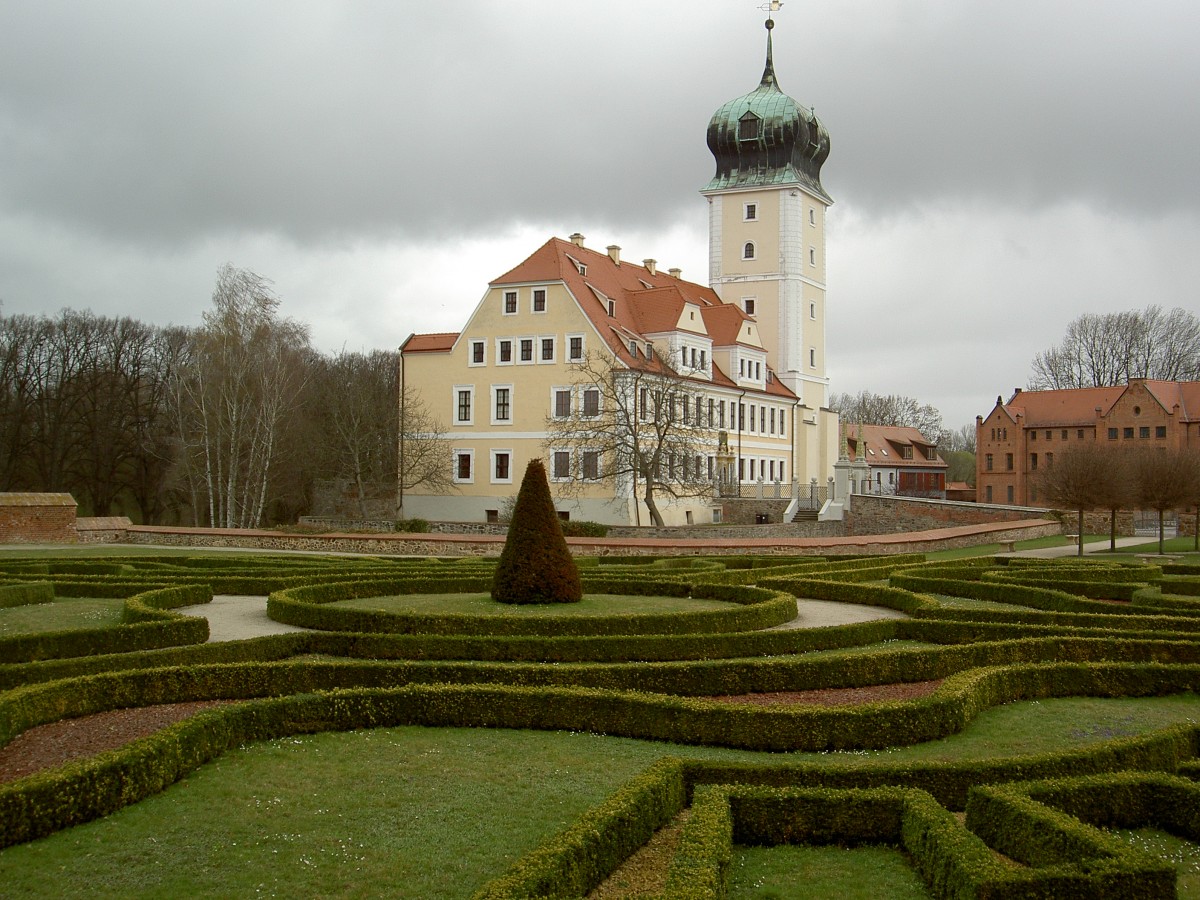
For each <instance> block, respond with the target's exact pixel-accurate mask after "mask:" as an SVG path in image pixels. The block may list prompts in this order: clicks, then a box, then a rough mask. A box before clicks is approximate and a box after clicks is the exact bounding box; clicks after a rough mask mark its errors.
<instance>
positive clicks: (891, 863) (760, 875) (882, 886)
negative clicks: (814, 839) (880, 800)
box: [729, 846, 933, 900]
mask: <svg viewBox="0 0 1200 900" xmlns="http://www.w3.org/2000/svg"><path fill="white" fill-rule="evenodd" d="M931 896H933V895H932V894H930V893H929V891H928V889H927V888H926V887H925V882H924V881H922V880H921V876H920V875H919V874H918V873H917V870H916V869H914V868H913V867H912V864H911V863H910V862H909V859H908V856H907V855H906V854H905V853H904V852H903V851H902V850H897V849H894V848H892V847H877V846H868V847H855V848H853V849H846V848H844V847H836V846H831V847H812V846H779V847H738V848H736V850H735V852H734V856H733V866H732V869H731V872H730V884H729V897H730V900H767V898H770V900H811V898H814V897H837V898H838V900H879V898H881V897H886V898H888V900H918V898H924V897H931Z"/></svg>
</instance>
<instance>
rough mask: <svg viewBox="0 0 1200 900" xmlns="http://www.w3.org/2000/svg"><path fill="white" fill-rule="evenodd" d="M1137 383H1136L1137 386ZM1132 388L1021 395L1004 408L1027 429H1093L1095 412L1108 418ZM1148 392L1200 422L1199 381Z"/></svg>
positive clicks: (1156, 385) (1158, 385) (1152, 385)
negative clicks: (1073, 427) (1067, 427)
mask: <svg viewBox="0 0 1200 900" xmlns="http://www.w3.org/2000/svg"><path fill="white" fill-rule="evenodd" d="M1135 383H1136V382H1135ZM1132 384H1133V383H1131V384H1130V385H1124V384H1119V385H1114V386H1113V387H1091V388H1073V389H1065V390H1057V391H1018V392H1017V393H1015V394H1013V396H1012V398H1011V399H1010V400H1009V401H1008V403H1006V404H1005V406H1004V408H1005V409H1006V410H1007V411H1008V413H1009V415H1011V416H1013V417H1014V418H1015V417H1016V416H1018V415H1020V416H1022V421H1021V423H1022V425H1023V426H1024V427H1027V428H1030V427H1039V426H1056V425H1092V424H1094V423H1095V421H1096V409H1097V408H1099V410H1100V414H1101V415H1102V416H1107V415H1108V413H1109V411H1110V410H1111V409H1112V407H1113V404H1115V403H1116V402H1117V401H1118V400H1119V399H1120V398H1121V396H1122V395H1123V394H1124V393H1125V392H1126V391H1127V390H1129V388H1130V387H1131V386H1132ZM1144 384H1145V385H1146V390H1147V391H1149V392H1150V394H1151V395H1152V396H1153V397H1154V398H1155V399H1156V400H1158V402H1159V403H1161V404H1162V406H1163V408H1164V409H1165V410H1166V411H1167V412H1172V411H1173V408H1174V406H1175V405H1176V404H1178V405H1179V410H1180V411H1179V417H1180V421H1183V422H1194V421H1197V420H1198V419H1200V381H1183V382H1180V381H1149V380H1147V381H1146V382H1144Z"/></svg>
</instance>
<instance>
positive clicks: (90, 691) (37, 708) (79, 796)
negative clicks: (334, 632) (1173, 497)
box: [0, 666, 1196, 846]
mask: <svg viewBox="0 0 1200 900" xmlns="http://www.w3.org/2000/svg"><path fill="white" fill-rule="evenodd" d="M231 668H236V667H229V666H213V667H201V668H198V669H190V670H154V671H150V672H145V673H137V674H136V675H134V676H131V675H123V676H107V677H106V676H94V677H92V678H89V679H78V680H75V681H69V682H56V683H54V684H48V685H40V686H37V687H35V688H23V689H19V690H17V691H12V692H10V693H9V694H7V695H5V696H4V697H3V698H0V729H2V731H3V736H4V738H5V739H7V738H9V737H11V735H12V734H14V733H17V732H19V731H21V730H24V729H25V728H27V727H31V725H33V724H40V721H52V720H55V719H57V718H61V717H63V716H64V715H65V716H71V715H82V714H85V713H87V712H97V711H100V710H102V709H108V708H117V707H120V706H137V705H148V704H151V703H160V702H173V701H180V700H186V699H192V700H194V699H210V698H212V697H214V696H220V697H226V698H228V697H231V696H235V695H234V694H233V693H232V692H230V691H228V690H218V688H229V687H230V686H231V685H230V681H229V679H228V678H227V677H225V675H223V674H221V673H222V672H223V671H227V670H229V669H231ZM1120 681H1121V678H1120V677H1119V676H1117V675H1116V674H1115V673H1111V672H1110V673H1107V674H1106V676H1105V683H1106V684H1107V686H1108V687H1109V688H1110V689H1111V688H1112V687H1113V686H1114V685H1116V684H1118V683H1119V682H1120ZM216 682H220V683H219V684H218V683H216ZM301 689H303V688H301ZM644 702H645V698H640V697H637V696H636V695H626V696H623V697H622V696H619V695H615V694H612V693H611V692H596V691H586V690H574V691H569V690H545V689H528V688H513V687H505V686H489V685H476V686H464V685H444V684H441V685H421V686H408V687H400V688H387V689H382V688H376V689H357V690H343V691H330V692H325V693H321V694H311V693H308V694H294V695H289V696H283V697H274V698H264V699H257V700H252V701H250V702H246V703H238V704H232V705H228V706H222V707H220V708H216V709H212V710H206V711H204V712H202V713H200V714H198V715H196V716H193V717H192V718H189V719H187V720H184V721H182V722H179V723H176V724H175V725H173V726H171V727H169V728H167V729H164V730H163V731H160V732H158V733H156V734H155V735H152V736H150V737H147V738H143V739H140V740H138V741H135V742H134V743H131V744H129V745H127V746H126V747H124V748H121V749H120V750H115V751H112V752H109V753H105V754H101V755H100V756H96V757H92V758H89V759H86V760H80V761H77V762H74V763H70V764H68V765H66V766H63V767H61V768H59V769H55V770H51V771H46V772H42V773H39V774H36V775H31V776H28V777H26V778H22V779H19V780H17V781H14V782H10V783H8V784H5V785H0V846H7V845H9V844H13V843H19V842H22V841H28V840H32V839H34V838H37V837H42V836H44V835H46V834H50V833H52V832H54V831H57V830H59V829H62V828H66V827H69V826H72V825H76V824H79V823H81V822H86V821H90V820H92V819H95V818H98V817H101V816H104V815H107V814H109V813H111V812H113V811H114V810H116V809H119V808H120V807H122V806H125V805H128V804H129V803H134V802H136V801H138V800H140V799H142V798H144V797H146V796H149V795H150V794H153V793H155V792H157V791H160V790H162V789H163V788H164V787H166V786H167V785H169V784H171V783H172V782H174V781H176V780H178V779H179V778H180V777H182V776H183V775H185V774H187V773H188V772H190V771H192V770H193V769H195V768H196V767H198V766H199V765H201V764H203V763H205V762H207V761H209V760H211V759H213V758H215V757H216V756H219V755H220V754H221V753H223V752H224V751H225V750H226V749H230V748H232V747H236V746H240V745H242V744H245V743H248V742H252V741H258V740H266V739H271V738H277V737H284V736H286V735H289V734H297V733H308V732H314V731H329V730H349V729H354V728H376V727H390V726H396V725H425V726H459V727H465V726H471V727H515V728H542V729H558V728H574V727H580V723H581V722H582V723H585V724H586V725H587V727H589V728H590V729H592V730H595V731H598V732H607V733H613V734H620V733H624V732H628V731H633V730H636V729H632V728H629V727H623V726H628V725H631V724H633V722H634V719H635V718H636V716H637V715H638V713H637V712H636V710H635V709H633V707H634V706H635V705H636V704H638V703H644ZM672 718H674V717H673V716H672V715H670V713H669V711H664V710H663V709H661V708H659V709H655V710H653V711H652V712H651V713H650V716H649V717H648V718H647V719H646V721H647V722H648V723H658V724H660V725H666V726H668V728H667V730H668V731H669V730H670V728H669V725H670V722H669V721H664V720H670V719H672ZM39 720H40V721H39ZM680 724H681V728H682V730H684V731H687V730H688V727H687V723H686V722H684V723H680ZM743 724H745V723H743ZM727 733H728V732H727ZM637 736H643V737H646V736H654V735H637ZM661 736H662V737H663V738H664V739H672V738H676V735H674V734H666V735H661ZM1195 751H1196V734H1195V729H1194V728H1192V727H1177V728H1173V729H1164V730H1163V731H1161V732H1158V733H1156V734H1154V735H1149V736H1143V737H1140V738H1127V739H1124V740H1118V741H1110V742H1107V743H1105V744H1100V745H1097V746H1095V747H1091V748H1088V750H1086V751H1078V752H1075V753H1065V754H1047V755H1044V756H1040V757H1027V758H1023V759H1018V760H990V761H976V762H972V763H958V764H924V765H920V764H912V763H909V764H901V765H886V764H884V765H875V766H869V767H862V766H843V767H829V766H818V765H814V764H808V765H792V766H780V765H770V764H759V765H752V764H736V763H708V762H703V763H701V762H688V763H684V766H685V771H686V772H687V773H688V783H689V784H694V783H703V782H712V781H719V782H722V783H726V782H735V781H736V782H745V783H754V782H756V781H757V782H759V783H775V784H789V783H795V780H796V779H797V778H799V779H802V780H805V781H809V782H810V783H816V784H820V783H825V784H828V785H829V786H846V785H849V786H855V787H862V786H874V785H878V784H888V783H899V784H908V783H913V782H916V784H914V785H913V786H920V787H923V788H925V789H928V790H930V791H931V793H934V794H935V796H939V799H941V800H942V802H943V803H948V804H950V803H953V802H954V801H955V800H956V799H957V801H958V804H959V805H958V806H957V807H953V808H959V809H961V808H962V804H963V803H964V802H965V797H966V792H967V788H968V787H969V786H970V785H972V784H976V783H980V782H993V781H997V780H1016V779H1019V778H1029V777H1045V776H1057V775H1062V774H1066V773H1067V772H1073V773H1079V772H1098V771H1112V770H1114V769H1121V768H1142V769H1164V770H1174V769H1175V767H1176V766H1178V764H1179V762H1180V761H1181V760H1183V759H1187V758H1190V757H1193V756H1195ZM838 781H841V782H842V784H840V785H839V784H837V782H838ZM943 798H945V799H943Z"/></svg>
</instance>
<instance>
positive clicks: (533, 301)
mask: <svg viewBox="0 0 1200 900" xmlns="http://www.w3.org/2000/svg"><path fill="white" fill-rule="evenodd" d="M538 291H541V292H542V307H543V308H542V309H537V308H536V305H537V292H538ZM549 308H550V292H549V291H548V290H547V289H546V288H530V289H529V311H530V312H531V313H533V314H534V315H537V316H544V315H545V314H546V310H547V309H549Z"/></svg>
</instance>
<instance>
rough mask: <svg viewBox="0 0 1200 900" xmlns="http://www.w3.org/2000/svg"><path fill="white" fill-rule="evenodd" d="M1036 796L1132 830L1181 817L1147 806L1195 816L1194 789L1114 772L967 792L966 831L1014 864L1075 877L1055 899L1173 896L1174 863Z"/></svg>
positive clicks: (1164, 778)
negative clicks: (1172, 805)
mask: <svg viewBox="0 0 1200 900" xmlns="http://www.w3.org/2000/svg"><path fill="white" fill-rule="evenodd" d="M1039 790H1041V791H1045V792H1046V794H1048V795H1049V796H1054V795H1058V796H1059V797H1060V798H1062V799H1064V800H1065V801H1066V803H1067V805H1073V806H1078V807H1080V808H1081V809H1083V810H1084V811H1085V812H1090V813H1092V814H1094V815H1095V817H1096V820H1097V821H1098V822H1107V823H1112V824H1118V825H1122V826H1124V827H1137V826H1140V825H1151V824H1154V825H1160V826H1162V825H1167V824H1168V822H1169V823H1170V825H1174V824H1177V823H1178V820H1179V818H1180V817H1178V816H1176V815H1173V811H1170V810H1163V811H1162V813H1161V814H1160V813H1159V812H1158V811H1157V810H1152V809H1150V808H1148V804H1147V802H1146V801H1147V800H1148V799H1150V798H1157V799H1161V800H1171V801H1174V800H1180V801H1183V802H1184V806H1185V809H1186V808H1190V809H1191V810H1193V811H1194V809H1195V798H1196V796H1197V793H1198V791H1197V787H1196V785H1194V784H1190V783H1189V782H1187V781H1184V780H1183V779H1179V778H1172V777H1170V776H1166V775H1144V774H1142V773H1121V774H1116V775H1106V776H1102V777H1091V778H1086V779H1078V778H1072V779H1063V780H1061V781H1058V782H1053V783H1042V784H1040V785H1029V784H1020V783H1018V784H1007V785H980V786H977V787H975V788H973V789H972V790H971V796H970V799H969V800H968V802H967V819H966V822H967V827H968V828H970V829H971V830H972V831H974V832H975V833H976V834H979V835H980V836H981V837H982V838H983V839H984V840H985V841H987V842H988V843H989V844H990V845H991V846H992V847H993V848H995V849H996V850H998V851H1000V852H1001V853H1003V854H1005V855H1006V856H1008V857H1010V858H1012V859H1014V860H1016V861H1017V862H1020V863H1023V864H1025V865H1028V866H1039V867H1043V869H1048V870H1049V871H1058V872H1062V873H1063V874H1064V876H1065V875H1066V873H1067V872H1070V871H1071V870H1075V872H1078V874H1076V875H1075V878H1073V879H1070V880H1064V881H1063V882H1060V883H1058V884H1056V885H1055V896H1063V897H1094V896H1098V895H1101V896H1105V897H1137V898H1142V897H1144V898H1154V897H1172V896H1174V895H1175V882H1176V877H1177V876H1176V872H1175V867H1174V866H1173V865H1171V864H1169V863H1167V862H1164V861H1163V860H1159V859H1155V858H1152V857H1149V856H1146V855H1145V854H1142V853H1139V852H1137V851H1135V850H1134V849H1133V848H1131V847H1130V846H1129V845H1128V844H1126V843H1124V842H1122V841H1120V840H1118V839H1117V838H1115V837H1113V836H1112V835H1108V834H1105V833H1104V832H1103V831H1100V830H1099V829H1097V828H1094V827H1092V826H1091V825H1088V824H1085V823H1084V822H1082V821H1080V819H1079V818H1078V817H1077V815H1076V814H1073V813H1067V812H1063V811H1061V810H1060V809H1057V808H1054V807H1055V806H1056V805H1057V804H1051V805H1047V804H1046V803H1045V802H1039V800H1038V799H1037V798H1036V793H1037V792H1038V791H1039ZM1164 820H1166V821H1164ZM1168 829H1169V830H1176V829H1172V828H1170V827H1169V826H1168ZM1185 831H1190V832H1191V833H1190V834H1189V833H1185V834H1184V836H1186V837H1189V838H1191V839H1194V837H1195V833H1194V829H1185ZM1177 833H1178V831H1177ZM1051 867H1052V868H1051ZM1064 870H1065V871H1064ZM1072 874H1074V873H1072ZM1081 876H1084V877H1081ZM1085 878H1086V880H1085Z"/></svg>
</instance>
